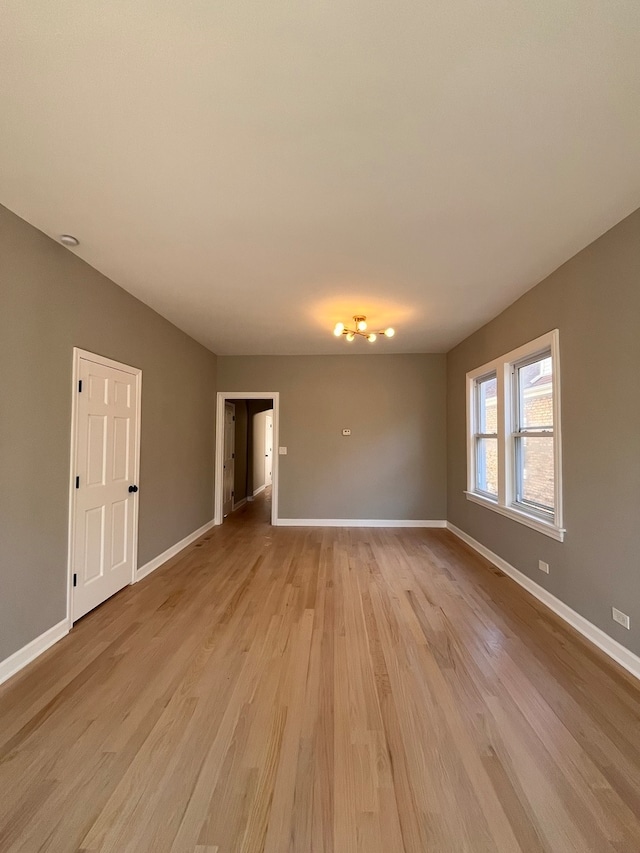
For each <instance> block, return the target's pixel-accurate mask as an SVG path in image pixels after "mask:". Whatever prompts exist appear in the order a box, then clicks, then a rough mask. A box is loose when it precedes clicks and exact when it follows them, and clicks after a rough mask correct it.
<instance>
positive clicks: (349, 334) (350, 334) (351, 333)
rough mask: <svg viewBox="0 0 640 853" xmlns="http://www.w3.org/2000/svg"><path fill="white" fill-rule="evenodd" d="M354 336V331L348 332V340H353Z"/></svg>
mask: <svg viewBox="0 0 640 853" xmlns="http://www.w3.org/2000/svg"><path fill="white" fill-rule="evenodd" d="M354 338H355V335H354V334H353V332H348V333H347V340H348V341H352V340H353V339H354Z"/></svg>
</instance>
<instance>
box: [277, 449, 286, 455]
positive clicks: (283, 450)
mask: <svg viewBox="0 0 640 853" xmlns="http://www.w3.org/2000/svg"><path fill="white" fill-rule="evenodd" d="M278 455H279V456H286V455H287V448H286V447H279V448H278Z"/></svg>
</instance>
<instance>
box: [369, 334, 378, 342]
mask: <svg viewBox="0 0 640 853" xmlns="http://www.w3.org/2000/svg"><path fill="white" fill-rule="evenodd" d="M377 337H378V336H377V335H376V333H375V332H371V334H370V335H367V340H368V341H369V343H370V344H372V343H373V342H374V341H375V339H376V338H377Z"/></svg>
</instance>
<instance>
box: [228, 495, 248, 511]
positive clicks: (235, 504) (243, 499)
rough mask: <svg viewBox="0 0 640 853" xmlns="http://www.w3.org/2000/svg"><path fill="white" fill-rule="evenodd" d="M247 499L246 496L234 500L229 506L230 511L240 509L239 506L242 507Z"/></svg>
mask: <svg viewBox="0 0 640 853" xmlns="http://www.w3.org/2000/svg"><path fill="white" fill-rule="evenodd" d="M247 500H248V499H247V498H241V499H240V500H239V501H234V502H233V506H232V507H231V512H235V511H236V510H237V509H240V507H243V506H244V505H245V504H246V502H247Z"/></svg>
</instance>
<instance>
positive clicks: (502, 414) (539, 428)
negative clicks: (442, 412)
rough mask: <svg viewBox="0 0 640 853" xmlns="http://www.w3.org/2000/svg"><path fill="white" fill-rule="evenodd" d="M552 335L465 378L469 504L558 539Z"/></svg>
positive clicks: (556, 371) (555, 339) (555, 346)
mask: <svg viewBox="0 0 640 853" xmlns="http://www.w3.org/2000/svg"><path fill="white" fill-rule="evenodd" d="M559 376H560V362H559V336H558V331H557V330H555V331H553V332H549V333H548V334H546V335H542V336H541V337H540V338H537V339H536V340H535V341H531V342H530V343H528V344H525V345H524V346H522V347H519V348H518V349H517V350H514V351H513V352H510V353H507V354H506V355H504V356H502V357H501V358H497V359H495V360H494V361H492V362H490V363H488V364H485V365H483V366H482V367H479V368H478V369H476V370H473V371H471V372H470V373H468V374H467V491H466V495H467V498H468V499H469V500H472V501H474V502H476V503H479V504H481V505H483V506H485V507H489V508H491V509H492V510H494V511H496V512H499V513H501V514H502V515H506V516H507V517H509V518H512V519H514V520H516V521H519V522H521V523H522V524H526V525H528V526H529V527H532V528H534V529H535V530H538V531H539V532H541V533H545V534H546V535H548V536H551V537H552V538H554V539H557V540H559V541H563V537H564V532H565V531H564V528H563V527H562V480H561V472H562V463H561V437H560V418H559V416H560V382H559Z"/></svg>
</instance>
